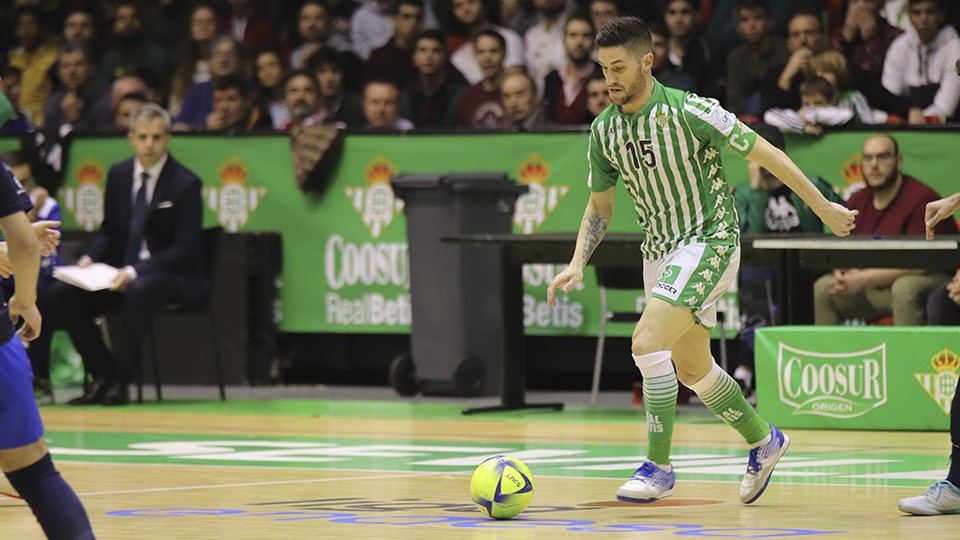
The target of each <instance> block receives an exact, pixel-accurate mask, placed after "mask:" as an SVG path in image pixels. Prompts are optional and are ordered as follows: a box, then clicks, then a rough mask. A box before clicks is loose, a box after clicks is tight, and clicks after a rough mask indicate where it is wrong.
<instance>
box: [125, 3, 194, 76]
mask: <svg viewBox="0 0 960 540" xmlns="http://www.w3.org/2000/svg"><path fill="white" fill-rule="evenodd" d="M194 3H195V2H192V1H190V0H156V1H152V2H137V4H138V5H140V6H142V10H141V12H140V15H141V17H140V19H141V20H142V21H149V23H150V24H147V25H145V26H144V27H143V39H144V40H145V41H146V42H147V43H149V44H150V45H152V46H153V47H160V48H162V49H164V50H169V51H170V52H174V51H175V49H174V48H173V47H170V46H171V45H173V44H179V43H180V42H181V41H182V40H183V30H184V29H185V28H189V27H190V12H191V11H192V9H193V4H194ZM168 47H169V49H168ZM169 60H170V61H171V62H170V67H171V69H172V68H173V65H172V63H173V62H172V60H173V59H172V58H171V59H169Z"/></svg>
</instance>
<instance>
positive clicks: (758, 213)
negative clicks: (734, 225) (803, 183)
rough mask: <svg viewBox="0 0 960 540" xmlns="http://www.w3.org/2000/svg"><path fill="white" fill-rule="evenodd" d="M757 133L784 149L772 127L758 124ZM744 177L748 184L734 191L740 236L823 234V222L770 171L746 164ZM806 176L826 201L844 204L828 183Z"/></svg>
mask: <svg viewBox="0 0 960 540" xmlns="http://www.w3.org/2000/svg"><path fill="white" fill-rule="evenodd" d="M757 133H758V134H759V135H760V136H762V137H763V138H764V139H766V140H767V141H768V142H770V144H772V145H774V146H775V147H777V148H779V149H780V150H785V149H786V146H785V145H784V140H783V134H781V133H780V132H779V131H778V130H776V129H773V126H769V125H765V124H760V125H759V126H758V127H757ZM747 176H748V180H747V181H746V182H742V183H740V184H738V185H737V186H736V187H735V188H734V190H733V199H734V202H735V204H736V207H737V216H738V217H739V226H740V232H741V233H745V234H763V233H799V232H805V233H822V232H823V221H821V220H820V218H819V217H817V214H816V213H815V212H814V211H813V210H812V209H811V208H810V207H809V206H808V205H807V204H806V203H805V202H803V200H802V199H800V197H799V196H798V195H797V194H796V193H794V192H793V191H792V190H791V189H790V188H788V187H787V186H785V185H784V184H783V182H781V181H780V179H778V178H777V177H776V176H774V175H773V174H772V173H771V172H770V171H768V170H766V169H764V168H763V167H761V166H760V165H758V164H756V163H749V164H748V165H747ZM806 176H807V178H809V179H810V182H811V183H813V185H814V186H815V187H816V188H817V189H818V190H819V191H820V193H822V194H823V196H824V197H825V198H826V199H827V200H828V201H831V202H835V203H840V204H843V199H842V198H841V197H840V196H839V195H837V193H836V191H834V189H833V186H831V185H830V183H829V182H827V181H826V180H824V179H823V178H821V177H819V176H815V175H812V174H809V173H807V174H806Z"/></svg>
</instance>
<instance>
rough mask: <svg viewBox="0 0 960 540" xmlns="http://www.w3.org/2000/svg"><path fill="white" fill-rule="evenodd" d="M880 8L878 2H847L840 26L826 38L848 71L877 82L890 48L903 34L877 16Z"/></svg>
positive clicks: (868, 0) (869, 0)
mask: <svg viewBox="0 0 960 540" xmlns="http://www.w3.org/2000/svg"><path fill="white" fill-rule="evenodd" d="M883 4H884V2H883V1H882V0H851V1H849V2H847V13H846V15H845V16H844V18H843V26H842V27H841V28H838V29H837V30H836V31H835V32H833V34H831V36H830V48H832V49H834V50H837V51H840V52H842V53H843V55H844V56H845V57H846V59H847V63H848V64H850V66H851V68H852V69H856V70H859V71H861V72H863V73H864V74H870V75H871V76H872V77H873V78H876V79H877V80H879V79H880V74H881V73H882V72H883V59H884V57H885V56H886V55H887V50H888V49H889V48H890V44H891V43H893V40H894V39H896V38H897V36H899V35H900V34H902V33H903V31H902V30H900V29H899V28H897V27H895V26H893V25H892V24H890V23H888V22H887V20H886V19H885V18H883V16H882V15H881V14H880V9H881V8H882V7H883Z"/></svg>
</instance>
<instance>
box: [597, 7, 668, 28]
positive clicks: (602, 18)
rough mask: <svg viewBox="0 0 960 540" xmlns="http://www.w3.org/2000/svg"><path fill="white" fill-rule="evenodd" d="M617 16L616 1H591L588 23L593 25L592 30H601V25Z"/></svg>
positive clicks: (618, 14)
mask: <svg viewBox="0 0 960 540" xmlns="http://www.w3.org/2000/svg"><path fill="white" fill-rule="evenodd" d="M619 16H620V6H619V5H618V4H617V2H616V0H591V2H590V21H591V22H592V23H593V28H594V30H596V31H598V32H599V31H600V29H601V28H603V25H605V24H607V22H608V21H609V20H610V19H615V18H617V17H619ZM644 20H646V19H644ZM651 22H653V21H647V24H649V23H651Z"/></svg>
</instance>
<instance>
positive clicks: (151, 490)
mask: <svg viewBox="0 0 960 540" xmlns="http://www.w3.org/2000/svg"><path fill="white" fill-rule="evenodd" d="M446 474H463V473H462V472H461V471H444V472H416V471H411V472H410V473H406V474H391V475H382V476H357V477H353V478H350V477H347V478H314V479H310V480H279V481H272V482H241V483H236V484H216V485H207V486H179V487H168V488H147V489H128V490H119V491H87V492H83V493H78V494H77V495H82V496H85V497H86V496H89V495H124V494H129V493H158V492H165V491H188V490H193V489H221V488H235V487H251V486H280V485H287V484H314V483H320V482H344V481H351V480H386V479H389V478H408V477H410V476H439V475H446Z"/></svg>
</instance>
